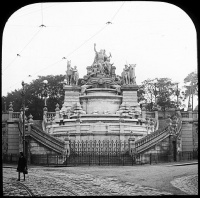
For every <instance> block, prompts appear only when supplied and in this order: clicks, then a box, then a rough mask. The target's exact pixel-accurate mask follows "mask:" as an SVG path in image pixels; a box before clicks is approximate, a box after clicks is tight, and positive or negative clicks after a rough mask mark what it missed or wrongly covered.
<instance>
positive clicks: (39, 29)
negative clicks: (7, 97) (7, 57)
mask: <svg viewBox="0 0 200 198" xmlns="http://www.w3.org/2000/svg"><path fill="white" fill-rule="evenodd" d="M40 31H41V29H39V30H38V31H37V32H36V33H35V34H34V35H33V36H32V37H31V39H30V40H29V42H28V43H27V44H26V45H25V46H24V47H23V48H22V50H21V51H20V52H19V53H18V54H17V56H16V57H15V58H14V59H13V60H12V61H11V62H10V63H9V64H8V65H7V66H6V68H5V69H4V70H3V72H5V71H6V70H7V69H8V68H9V67H10V66H11V64H12V63H13V62H14V61H15V60H16V58H17V57H19V56H20V54H21V53H22V51H23V50H24V49H25V48H26V47H27V46H28V45H29V44H30V43H31V41H32V40H33V39H34V38H35V37H36V35H37V34H38V33H39V32H40Z"/></svg>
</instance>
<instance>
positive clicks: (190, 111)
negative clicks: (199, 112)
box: [188, 108, 192, 118]
mask: <svg viewBox="0 0 200 198" xmlns="http://www.w3.org/2000/svg"><path fill="white" fill-rule="evenodd" d="M188 114H189V118H192V109H191V108H189V109H188Z"/></svg>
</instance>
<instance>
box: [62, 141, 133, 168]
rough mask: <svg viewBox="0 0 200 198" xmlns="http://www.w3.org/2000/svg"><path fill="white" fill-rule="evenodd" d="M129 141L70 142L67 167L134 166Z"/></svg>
mask: <svg viewBox="0 0 200 198" xmlns="http://www.w3.org/2000/svg"><path fill="white" fill-rule="evenodd" d="M134 163H135V162H134V156H132V155H130V154H129V143H128V141H113V140H111V141H109V140H103V141H100V140H99V141H96V140H94V141H93V140H90V141H70V155H69V157H67V158H66V161H65V164H66V165H73V166H78V165H89V166H90V165H133V164H134Z"/></svg>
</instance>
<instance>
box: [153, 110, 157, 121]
mask: <svg viewBox="0 0 200 198" xmlns="http://www.w3.org/2000/svg"><path fill="white" fill-rule="evenodd" d="M154 112H155V119H156V120H158V110H155V111H154Z"/></svg>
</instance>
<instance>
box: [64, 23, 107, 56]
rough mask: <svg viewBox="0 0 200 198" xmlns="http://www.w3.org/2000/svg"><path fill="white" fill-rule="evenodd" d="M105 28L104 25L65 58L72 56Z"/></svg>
mask: <svg viewBox="0 0 200 198" xmlns="http://www.w3.org/2000/svg"><path fill="white" fill-rule="evenodd" d="M106 27H107V25H104V26H103V27H102V28H101V29H100V30H99V31H97V32H96V33H95V34H94V35H93V36H91V37H90V38H89V39H87V40H85V41H84V42H83V43H82V44H81V45H80V46H79V47H77V48H76V49H75V50H73V51H72V52H70V53H69V54H68V55H67V56H66V58H68V57H69V56H70V55H72V54H73V53H74V52H76V51H77V50H78V49H79V48H81V47H82V46H83V45H84V44H86V43H87V42H88V41H89V40H91V39H92V38H93V37H95V36H96V35H97V34H99V33H100V32H102V31H103V30H104V29H105V28H106Z"/></svg>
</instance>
